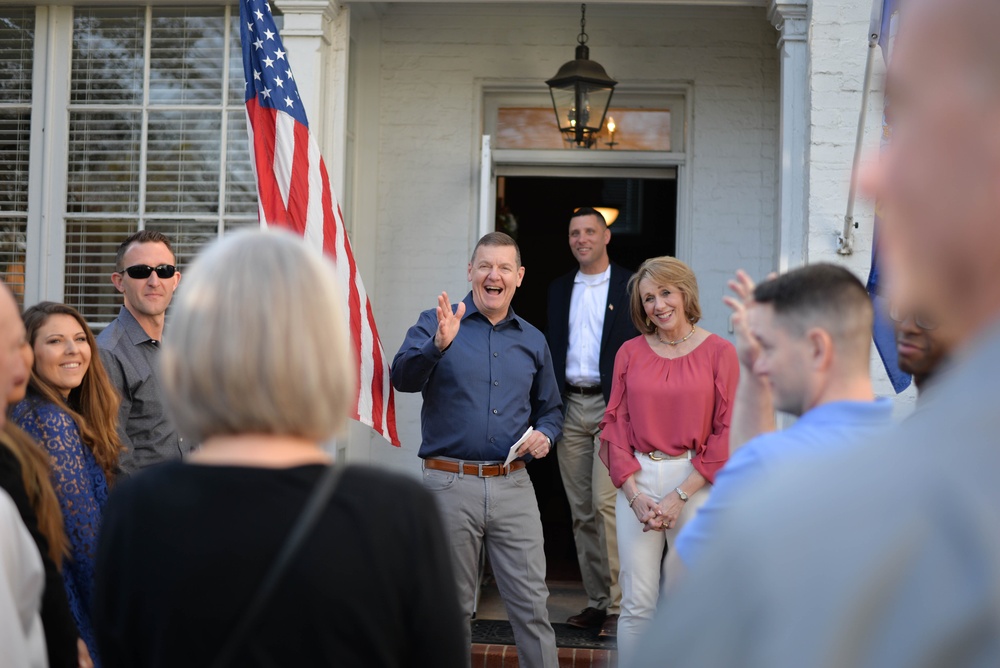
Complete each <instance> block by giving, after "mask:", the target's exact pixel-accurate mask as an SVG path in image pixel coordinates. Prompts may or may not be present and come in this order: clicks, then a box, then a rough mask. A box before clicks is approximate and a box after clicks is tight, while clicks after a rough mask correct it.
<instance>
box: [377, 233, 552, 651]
mask: <svg viewBox="0 0 1000 668" xmlns="http://www.w3.org/2000/svg"><path fill="white" fill-rule="evenodd" d="M523 278H524V267H522V266H521V255H520V251H519V250H518V248H517V244H516V243H515V242H514V240H513V239H512V238H510V237H509V236H507V235H506V234H503V233H499V232H493V233H490V234H487V235H486V236H484V237H483V238H482V239H480V240H479V243H478V244H476V248H475V250H474V251H473V254H472V262H470V263H469V281H470V282H471V283H472V291H471V292H470V293H469V294H468V295H466V297H465V299H464V300H462V302H460V303H459V304H458V305H457V306H453V305H452V304H451V303H450V302H449V300H448V295H447V293H442V294H441V295H440V296H439V297H438V305H437V308H436V309H432V310H429V311H424V312H423V313H421V314H420V318H419V319H418V320H417V324H415V325H414V326H413V327H411V328H410V330H409V331H408V332H407V334H406V340H405V341H403V345H402V346H401V347H400V349H399V352H398V353H396V358H395V359H394V360H393V363H392V384H393V386H394V387H395V388H396V389H397V390H399V391H400V392H420V393H421V394H422V395H423V399H424V403H423V408H422V409H421V413H420V422H421V428H422V432H423V439H422V441H421V444H420V457H421V458H422V459H423V460H424V472H423V477H424V484H425V486H426V487H427V488H428V489H430V490H431V491H432V492H434V494H435V496H436V498H437V500H438V506H439V508H440V509H441V513H442V515H443V517H444V520H445V526H446V528H447V532H448V535H449V537H450V540H451V549H452V556H453V561H454V566H455V570H456V579H457V581H458V585H459V594H460V597H461V599H462V607H463V610H464V612H465V614H466V617H467V618H468V619H469V620H471V618H472V612H473V605H474V601H475V593H476V585H477V580H478V568H479V554H480V550H481V548H482V546H483V543H484V542H485V545H486V550H487V553H488V554H489V557H490V563H491V564H492V566H493V572H494V574H495V575H496V578H497V584H498V585H499V588H500V592H501V595H502V596H503V599H504V604H505V605H506V607H507V613H508V617H509V618H510V622H511V625H512V626H513V629H514V639H515V642H516V643H517V653H518V659H519V661H520V665H521V666H524V667H526V668H534V667H536V666H537V667H545V668H549V667H551V668H555V667H556V666H557V665H558V659H557V655H556V645H555V635H554V634H553V632H552V626H551V625H550V624H549V617H548V612H547V610H546V602H547V599H548V595H549V592H548V587H547V586H546V584H545V552H544V550H543V539H542V523H541V518H540V517H539V513H538V503H537V501H536V500H535V494H534V489H533V488H532V485H531V479H530V478H529V477H528V472H527V471H526V470H525V468H524V466H525V459H530V458H539V457H544V456H545V455H547V454H548V453H549V451H550V450H551V448H552V443H553V442H554V441H556V440H558V438H559V436H560V435H561V431H562V402H561V399H560V393H559V388H558V387H557V386H556V379H555V373H554V371H553V368H552V357H551V355H550V354H549V348H548V345H547V344H546V342H545V337H544V336H543V335H542V333H541V332H540V331H538V330H537V329H536V328H535V327H533V326H531V325H530V324H528V323H527V322H525V321H524V320H523V319H521V318H519V317H517V316H516V315H514V311H513V310H512V309H511V308H510V302H511V299H513V297H514V291H515V290H516V289H517V288H518V287H520V285H521V280H522V279H523ZM529 426H531V427H534V431H533V432H532V433H531V435H530V436H529V437H528V438H527V440H526V441H525V442H524V444H522V445H521V447H520V448H519V449H518V459H516V460H514V461H513V462H511V464H510V466H508V467H505V466H503V462H504V460H505V459H506V457H507V453H508V450H509V449H510V447H511V446H512V445H513V444H514V443H515V442H517V440H518V439H519V438H520V437H521V435H522V434H523V433H524V432H525V431H526V430H527V428H528V427H529ZM466 628H468V627H466ZM467 640H469V642H470V644H471V636H467Z"/></svg>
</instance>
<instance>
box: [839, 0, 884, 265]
mask: <svg viewBox="0 0 1000 668" xmlns="http://www.w3.org/2000/svg"><path fill="white" fill-rule="evenodd" d="M883 6H884V4H883V0H875V1H874V2H873V3H872V16H871V23H870V24H869V26H868V59H867V61H866V62H865V78H864V82H863V83H862V84H861V86H862V87H861V112H860V113H859V114H858V134H857V137H856V139H855V140H854V162H853V164H852V166H851V187H850V190H849V191H848V193H847V212H846V213H845V214H844V232H843V234H841V235H840V238H839V239H838V248H837V252H838V253H839V254H841V255H851V254H853V253H854V230H855V229H856V228H857V227H858V224H857V223H856V222H854V202H855V199H856V198H857V193H858V168H859V167H860V165H861V148H862V144H863V143H864V140H865V124H866V122H867V120H868V97H869V94H870V93H871V87H872V75H873V72H874V69H875V50H876V49H877V48H878V42H879V37H880V36H881V33H882V10H883Z"/></svg>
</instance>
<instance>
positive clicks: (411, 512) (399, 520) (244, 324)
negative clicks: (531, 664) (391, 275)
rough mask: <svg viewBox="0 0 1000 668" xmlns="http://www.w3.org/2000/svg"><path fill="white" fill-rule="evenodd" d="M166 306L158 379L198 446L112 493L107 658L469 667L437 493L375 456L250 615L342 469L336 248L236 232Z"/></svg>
mask: <svg viewBox="0 0 1000 668" xmlns="http://www.w3.org/2000/svg"><path fill="white" fill-rule="evenodd" d="M175 309H176V310H175V311H174V313H173V316H172V322H171V330H170V338H169V339H167V341H166V343H165V346H164V350H163V358H162V364H163V369H162V371H163V382H164V391H165V394H166V400H167V404H168V406H169V407H170V408H171V410H172V412H173V415H174V417H175V419H176V422H177V426H178V429H179V430H180V432H181V433H182V434H183V435H184V436H185V437H191V438H194V439H196V441H197V442H200V443H202V446H201V448H200V449H199V450H198V451H196V452H195V453H193V454H191V455H190V456H189V457H187V459H185V460H184V461H179V462H169V463H165V464H162V465H160V466H158V467H154V468H152V469H149V470H146V471H142V472H141V473H140V474H138V475H137V476H136V477H135V478H132V479H129V480H127V481H125V482H124V483H123V484H122V485H121V486H120V488H119V489H118V490H116V492H115V494H114V495H113V496H112V498H111V500H110V502H109V504H108V511H107V514H106V517H105V524H104V532H103V534H102V537H101V545H100V550H99V554H98V568H97V601H96V606H95V613H94V614H95V622H96V627H97V633H98V642H99V646H100V648H101V651H102V653H103V654H102V656H103V658H104V661H105V665H106V666H108V667H109V668H114V667H116V666H130V667H143V666H164V667H166V666H191V667H197V666H222V665H231V666H241V667H253V666H275V665H282V666H303V667H307V666H331V665H338V666H420V665H438V666H460V665H465V664H466V663H467V661H468V657H467V656H463V652H462V647H463V643H462V638H463V633H462V629H461V621H460V620H461V617H460V615H459V611H458V600H457V594H456V590H455V585H454V579H453V577H452V573H451V567H450V561H449V556H448V553H447V551H446V550H445V549H444V547H443V546H444V545H445V544H446V541H445V536H444V534H443V531H442V528H441V523H440V520H439V519H438V515H437V512H436V509H435V507H434V505H433V500H432V499H431V498H430V496H429V495H428V493H427V492H425V491H424V490H423V488H422V487H421V486H420V485H419V484H418V483H416V482H413V481H410V480H409V479H407V478H403V477H400V476H396V475H393V474H389V473H384V472H380V471H377V470H373V469H367V468H363V467H349V468H346V469H345V470H343V471H342V474H341V475H340V476H339V479H338V480H337V482H336V484H335V486H332V489H333V491H332V494H331V495H330V496H329V498H328V499H327V500H325V501H324V502H322V504H321V505H319V506H317V507H318V508H319V509H320V510H319V512H318V515H317V516H316V517H317V519H316V522H315V525H314V526H313V527H312V528H311V529H310V530H308V531H306V532H304V533H303V535H304V536H305V537H304V539H303V540H302V542H301V543H300V545H299V547H298V549H296V550H294V551H293V552H292V555H291V557H290V559H289V561H288V562H287V563H288V568H287V569H285V570H284V571H282V572H281V573H282V574H281V575H280V576H279V577H278V579H277V584H276V586H275V588H274V589H273V591H272V593H271V594H270V596H269V597H268V598H267V599H266V600H267V602H266V604H264V605H262V606H260V607H259V615H257V616H255V617H251V616H247V617H246V618H244V615H245V614H246V611H247V610H248V609H253V608H254V607H255V604H254V603H253V602H254V601H255V598H256V596H257V595H258V593H259V592H260V591H262V590H266V587H265V588H262V587H261V584H262V580H265V579H267V578H268V577H269V574H270V573H272V570H271V569H272V568H273V566H274V564H275V563H276V562H278V561H280V560H279V559H277V555H278V554H279V552H280V551H281V550H282V549H283V547H286V546H288V545H290V544H294V543H295V541H292V540H290V538H289V533H290V532H291V531H290V530H291V527H293V525H295V524H296V522H297V520H298V519H299V518H300V516H301V514H302V510H303V507H304V506H306V504H307V501H308V500H310V499H311V498H314V497H311V494H312V493H313V492H314V489H316V488H318V487H319V486H321V485H322V484H323V483H324V481H326V480H329V479H332V478H331V476H330V468H329V467H330V466H331V457H330V455H329V454H327V452H326V450H324V447H323V445H324V444H325V443H327V442H328V441H329V440H330V439H331V438H333V437H334V436H335V435H336V434H337V433H338V432H340V431H341V429H342V428H343V426H344V422H345V420H346V418H347V415H348V411H349V409H350V407H351V404H352V400H353V396H354V382H353V379H354V377H355V369H354V363H353V360H352V355H351V352H350V349H349V345H348V335H347V330H346V318H345V313H344V311H343V305H342V303H341V298H340V289H339V287H338V285H337V280H336V278H335V276H334V269H333V266H332V265H331V264H330V262H329V261H327V260H326V259H324V258H323V257H322V256H321V255H320V254H319V253H318V251H314V250H313V249H312V248H310V247H309V246H308V245H307V244H306V242H305V241H304V240H302V239H301V238H299V237H297V236H294V235H292V234H290V233H288V232H276V231H269V232H259V231H252V232H243V233H238V234H235V235H233V236H230V237H227V238H226V239H223V240H222V241H220V242H217V243H215V244H214V245H213V246H211V247H210V248H209V249H207V250H206V251H205V252H204V253H203V254H202V255H201V257H199V258H198V259H197V261H196V262H195V263H194V265H193V266H192V267H191V269H190V271H189V272H188V273H187V274H186V276H185V281H184V288H183V290H182V291H181V292H180V293H179V295H178V298H177V299H176V301H175ZM338 466H339V465H338ZM292 533H294V532H292ZM237 628H240V629H242V631H243V633H238V632H237V631H236V629H237ZM237 639H238V640H237ZM224 648H230V649H232V650H233V651H232V653H231V654H225V652H224ZM223 656H226V659H223V658H221V657H223Z"/></svg>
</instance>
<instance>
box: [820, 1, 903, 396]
mask: <svg viewBox="0 0 1000 668" xmlns="http://www.w3.org/2000/svg"><path fill="white" fill-rule="evenodd" d="M870 12H871V1H870V0H836V1H835V2H834V1H832V0H816V1H815V2H813V5H812V18H811V26H810V53H811V63H810V92H811V96H812V112H811V135H812V143H811V146H810V164H809V261H810V262H821V261H829V262H837V263H840V264H844V265H845V266H847V267H848V268H850V269H851V270H852V271H854V272H855V273H856V274H857V275H858V276H859V277H860V278H861V280H863V281H864V280H867V278H868V270H869V267H870V265H871V244H872V218H873V211H874V207H873V206H872V205H871V203H870V202H866V201H863V200H859V201H858V203H857V206H856V208H855V213H854V217H855V220H856V221H858V222H859V223H860V229H858V230H856V231H855V235H856V237H855V243H854V248H855V252H854V255H851V256H849V257H845V256H842V255H838V254H837V236H838V234H840V231H841V230H842V229H843V224H844V212H845V207H846V205H847V193H848V187H849V184H850V176H851V160H852V158H853V151H854V143H855V138H856V133H857V128H858V113H859V111H860V108H861V89H862V80H863V78H864V72H865V57H866V56H867V51H868V24H869V19H870ZM875 64H876V68H875V76H874V77H873V79H874V81H873V84H874V90H873V91H872V95H871V97H870V98H869V108H868V120H867V125H866V132H865V143H864V146H865V149H866V153H867V154H868V155H870V156H874V155H875V154H876V153H877V151H878V145H879V137H880V135H881V131H882V104H883V101H882V95H881V90H880V87H881V83H882V75H883V73H884V71H885V68H884V67H883V62H882V52H881V50H879V51H878V52H877V53H876V55H875ZM872 374H873V376H874V378H875V386H876V387H875V389H876V392H878V393H879V394H881V395H884V396H894V393H893V390H892V386H891V385H890V384H889V380H888V378H887V376H886V373H885V369H884V367H883V366H882V362H881V360H879V359H878V355H877V354H874V355H873V359H872ZM915 397H916V393H915V391H914V389H913V388H911V389H909V390H907V391H906V392H904V393H903V394H902V395H900V396H899V397H898V398H897V399H896V405H897V413H899V414H903V413H906V412H908V411H909V410H911V409H912V405H913V401H914V398H915Z"/></svg>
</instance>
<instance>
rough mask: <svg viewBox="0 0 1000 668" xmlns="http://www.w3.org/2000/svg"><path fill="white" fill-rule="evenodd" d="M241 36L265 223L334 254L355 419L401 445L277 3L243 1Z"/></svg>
mask: <svg viewBox="0 0 1000 668" xmlns="http://www.w3.org/2000/svg"><path fill="white" fill-rule="evenodd" d="M240 41H241V42H242V46H243V72H244V75H245V77H246V108H247V131H248V132H249V134H250V153H251V159H252V162H253V166H254V171H255V173H256V176H257V193H258V195H259V201H258V207H259V215H260V220H261V222H262V223H263V224H265V225H268V226H272V225H274V226H280V227H285V228H288V229H290V230H293V231H294V232H296V233H298V234H301V235H303V236H305V238H306V239H308V240H309V241H311V242H312V243H315V244H316V246H318V247H321V248H322V249H323V252H324V253H327V254H328V255H329V256H330V257H331V258H333V261H334V264H335V265H336V267H337V274H338V276H339V278H340V284H341V285H342V286H343V287H344V289H345V293H346V294H345V296H346V300H345V302H346V304H347V306H348V311H349V313H350V331H351V343H352V344H353V346H354V353H355V358H356V359H357V360H358V373H357V387H358V396H357V401H356V402H355V406H354V414H353V415H352V417H353V418H354V419H355V420H357V421H359V422H362V423H364V424H367V425H368V426H370V427H371V428H372V429H374V430H375V431H376V432H378V433H379V434H381V435H382V436H383V437H385V439H386V440H388V441H389V442H390V443H392V444H393V445H396V446H398V445H399V436H398V435H397V433H396V409H395V404H394V401H393V394H392V385H391V383H390V382H389V365H388V361H387V359H386V356H385V351H383V349H382V343H381V341H380V340H379V336H378V330H377V328H376V327H375V316H374V315H373V313H372V305H371V302H369V301H368V295H367V294H366V293H365V287H364V285H362V283H361V274H360V273H359V272H358V267H357V264H355V262H354V254H353V253H352V252H351V243H350V241H349V240H348V239H347V230H346V228H345V227H344V216H343V214H342V213H341V211H340V204H339V203H338V202H337V197H336V195H335V194H334V192H333V189H332V188H331V187H330V177H329V175H328V174H327V171H326V164H325V163H324V162H323V156H321V155H320V152H319V145H318V144H317V143H316V139H315V137H313V135H312V133H311V132H309V122H308V121H307V120H306V114H305V109H304V108H303V106H302V100H301V99H300V98H299V89H298V87H297V86H296V84H295V79H294V78H293V77H292V70H291V67H290V66H289V64H288V54H287V52H286V51H285V50H284V47H283V46H282V43H281V37H280V36H279V35H278V28H277V26H276V25H275V23H274V17H273V16H272V15H271V6H270V5H269V4H268V3H267V2H265V1H264V0H243V2H241V3H240Z"/></svg>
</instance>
